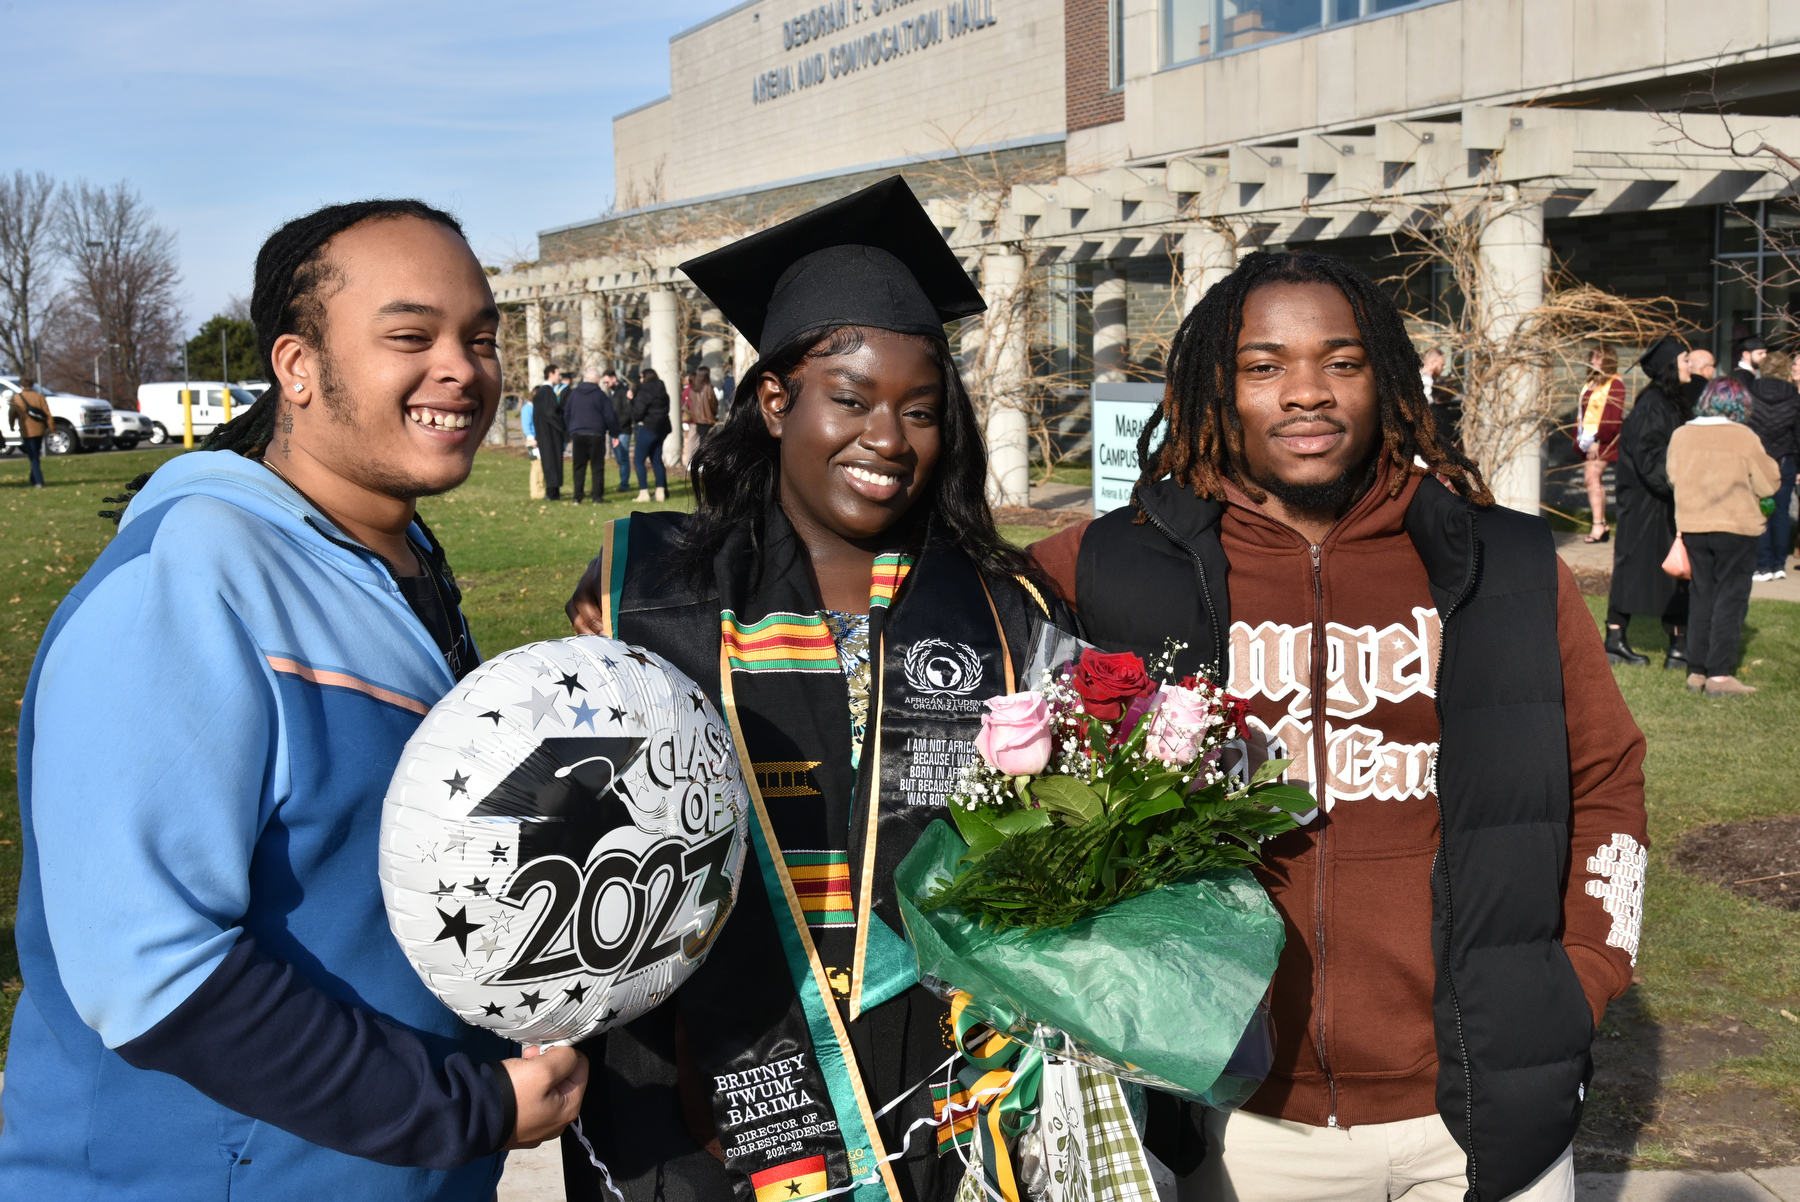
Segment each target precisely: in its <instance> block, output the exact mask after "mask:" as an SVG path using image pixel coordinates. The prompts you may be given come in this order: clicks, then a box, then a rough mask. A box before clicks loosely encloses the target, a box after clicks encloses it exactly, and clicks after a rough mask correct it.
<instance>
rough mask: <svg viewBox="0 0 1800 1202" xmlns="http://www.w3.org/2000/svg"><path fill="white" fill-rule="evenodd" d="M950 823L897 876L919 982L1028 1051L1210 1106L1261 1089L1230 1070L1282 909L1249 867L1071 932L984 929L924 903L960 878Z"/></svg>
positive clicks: (1137, 901)
mask: <svg viewBox="0 0 1800 1202" xmlns="http://www.w3.org/2000/svg"><path fill="white" fill-rule="evenodd" d="M967 851H968V844H966V843H964V842H963V840H962V838H961V836H959V835H958V834H957V833H956V831H955V830H954V829H952V828H951V827H950V826H949V824H947V823H945V822H942V821H936V822H933V823H932V824H931V825H930V826H928V827H927V828H926V829H925V833H924V834H923V835H922V836H920V838H919V841H918V843H917V844H916V845H915V846H914V847H913V849H912V851H911V852H909V853H908V854H907V856H906V858H905V859H904V860H902V861H901V863H900V866H899V867H898V868H897V869H896V870H895V872H894V883H895V885H896V893H897V894H898V896H899V904H900V913H901V917H902V918H903V919H904V920H905V923H906V932H907V935H908V936H909V937H910V938H911V941H912V945H913V949H914V950H915V952H916V953H917V954H918V957H919V975H920V978H921V979H922V980H925V981H926V982H927V984H930V983H931V982H932V981H933V980H935V981H936V982H941V983H942V984H943V985H947V986H949V987H951V988H955V989H960V990H962V991H963V992H965V993H967V994H969V995H970V997H971V999H972V1000H971V1001H970V1003H969V1004H970V1006H971V1007H973V1008H974V1009H975V1010H976V1012H977V1013H979V1014H980V1015H981V1016H982V1017H983V1018H985V1019H987V1020H988V1021H989V1022H990V1023H992V1024H993V1025H994V1027H995V1028H996V1029H997V1030H999V1031H1001V1032H1003V1033H1005V1034H1007V1035H1010V1036H1012V1037H1013V1038H1015V1039H1018V1040H1019V1041H1020V1042H1022V1043H1025V1044H1027V1045H1029V1046H1031V1047H1036V1048H1039V1049H1041V1050H1043V1051H1045V1052H1047V1053H1050V1054H1052V1055H1060V1056H1063V1057H1066V1058H1068V1059H1073V1060H1077V1061H1080V1062H1083V1063H1086V1064H1089V1065H1090V1066H1092V1067H1095V1068H1098V1069H1101V1070H1102V1071H1105V1072H1109V1073H1112V1074H1113V1075H1114V1076H1117V1077H1120V1078H1122V1079H1124V1080H1127V1081H1136V1082H1139V1083H1141V1084H1144V1085H1149V1086H1153V1087H1155V1088H1157V1089H1163V1090H1167V1091H1169V1092H1171V1093H1176V1094H1179V1095H1181V1096H1182V1097H1186V1098H1190V1099H1192V1100H1194V1101H1198V1102H1203V1103H1206V1104H1207V1105H1212V1106H1221V1107H1231V1106H1235V1105H1238V1104H1240V1103H1242V1102H1243V1101H1244V1100H1245V1098H1246V1097H1247V1096H1248V1094H1249V1093H1250V1092H1252V1091H1254V1089H1255V1087H1256V1085H1257V1084H1258V1083H1257V1082H1253V1081H1245V1080H1243V1079H1240V1078H1238V1077H1235V1076H1227V1075H1225V1073H1224V1070H1225V1066H1226V1063H1227V1062H1228V1061H1229V1060H1230V1058H1231V1054H1232V1052H1233V1051H1234V1050H1235V1049H1236V1047H1237V1045H1238V1040H1239V1038H1240V1037H1241V1036H1242V1035H1243V1034H1244V1030H1245V1027H1246V1026H1247V1025H1248V1024H1249V1022H1250V1019H1251V1016H1252V1014H1253V1013H1254V1012H1255V1010H1256V1007H1257V1003H1259V1002H1260V1001H1261V1000H1262V998H1263V995H1264V994H1265V993H1266V992H1267V990H1268V987H1269V979H1270V978H1271V977H1272V976H1273V975H1274V973H1275V963H1276V961H1277V960H1278V959H1279V958H1280V956H1281V946H1282V943H1283V941H1284V939H1285V931H1284V928H1283V926H1282V921H1281V915H1280V914H1279V913H1278V912H1277V911H1276V909H1275V906H1274V904H1273V903H1272V902H1271V901H1270V900H1269V895H1268V894H1267V893H1266V892H1265V891H1264V890H1263V887H1262V886H1261V885H1260V884H1258V883H1257V881H1256V878H1255V877H1253V876H1251V875H1250V873H1249V872H1248V871H1247V870H1243V869H1240V870H1237V871H1231V872H1214V873H1207V874H1205V875H1202V876H1199V877H1195V878H1192V879H1189V880H1185V881H1179V882H1176V883H1175V884H1172V885H1165V886H1163V887H1162V888H1159V889H1153V890H1151V891H1150V892H1148V893H1141V894H1139V895H1137V896H1136V897H1132V898H1127V899H1126V900H1124V901H1122V902H1118V903H1116V904H1114V905H1112V906H1109V907H1108V908H1107V909H1105V910H1103V911H1101V912H1100V913H1098V914H1095V915H1093V916H1091V917H1089V918H1084V919H1082V920H1081V921H1079V922H1076V923H1075V924H1073V925H1072V926H1070V927H1068V928H1067V929H1064V930H1051V931H1039V932H1037V933H1035V934H1026V933H1024V932H1022V931H1019V930H1006V931H997V930H983V929H982V928H981V927H979V926H977V925H976V924H975V923H974V922H972V921H970V920H969V919H967V918H966V917H964V915H963V913H962V911H960V910H958V909H955V908H954V907H944V908H942V909H938V910H933V911H930V912H928V913H927V912H923V911H921V910H920V909H919V907H918V904H917V899H918V898H921V897H924V896H925V895H926V894H928V893H930V892H931V891H932V890H933V889H935V888H937V887H938V885H939V884H940V882H944V883H947V882H949V881H950V880H952V879H954V878H955V877H956V876H957V874H958V873H959V872H961V871H962V869H963V865H962V864H961V863H960V861H961V859H962V857H963V854H964V853H965V852H967Z"/></svg>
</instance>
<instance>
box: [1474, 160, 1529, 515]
mask: <svg viewBox="0 0 1800 1202" xmlns="http://www.w3.org/2000/svg"><path fill="white" fill-rule="evenodd" d="M1498 199H1499V203H1500V204H1502V205H1505V206H1507V211H1506V212H1504V213H1503V214H1501V215H1500V216H1499V217H1497V218H1495V219H1494V220H1493V221H1491V222H1489V223H1488V225H1487V226H1486V228H1484V229H1483V230H1482V232H1481V246H1480V257H1481V280H1482V286H1483V288H1484V290H1485V291H1486V293H1487V295H1486V296H1485V297H1483V298H1482V299H1483V301H1484V303H1485V305H1486V309H1487V337H1488V338H1489V339H1491V340H1493V341H1494V342H1495V343H1497V344H1501V345H1504V343H1505V341H1506V339H1507V338H1509V337H1510V336H1511V334H1512V332H1513V331H1514V330H1515V329H1517V328H1518V325H1519V322H1520V320H1521V319H1522V318H1523V317H1524V315H1525V314H1527V313H1529V312H1531V310H1533V309H1535V308H1537V307H1538V306H1539V305H1541V304H1543V302H1544V275H1545V272H1546V271H1548V269H1549V267H1550V249H1549V247H1548V246H1546V245H1545V243H1544V206H1543V205H1541V204H1521V203H1520V201H1519V194H1518V189H1517V188H1516V187H1512V186H1507V187H1505V188H1504V189H1502V190H1501V195H1500V197H1499V198H1498ZM1544 383H1545V382H1544V381H1543V380H1541V379H1539V378H1538V373H1536V372H1534V371H1530V370H1525V369H1521V370H1519V371H1517V372H1514V373H1512V374H1511V375H1510V376H1509V377H1508V378H1505V379H1503V380H1501V381H1500V382H1499V384H1500V386H1499V388H1498V389H1497V390H1496V393H1497V395H1495V396H1493V397H1489V398H1486V399H1487V404H1486V405H1483V406H1481V409H1482V410H1485V412H1478V413H1477V415H1476V417H1477V425H1478V428H1477V429H1476V430H1475V431H1474V433H1475V438H1474V440H1473V442H1474V445H1473V446H1471V447H1470V450H1472V451H1475V452H1476V455H1477V456H1478V457H1480V458H1481V459H1482V462H1481V468H1482V470H1483V471H1484V472H1485V473H1486V474H1487V481H1488V487H1489V488H1491V489H1493V492H1494V499H1495V500H1496V501H1498V502H1499V503H1500V504H1502V505H1504V506H1506V507H1507V508H1509V509H1517V510H1520V511H1521V512H1524V513H1530V514H1536V513H1537V512H1538V501H1539V498H1540V492H1541V485H1542V473H1543V439H1544V431H1543V417H1542V415H1541V414H1540V413H1539V412H1538V403H1537V393H1538V390H1539V389H1540V388H1542V387H1543V386H1544ZM1465 415H1467V405H1466V402H1465ZM1465 420H1466V416H1465ZM1489 460H1491V462H1489Z"/></svg>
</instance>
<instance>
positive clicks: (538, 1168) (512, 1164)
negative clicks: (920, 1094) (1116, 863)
mask: <svg viewBox="0 0 1800 1202" xmlns="http://www.w3.org/2000/svg"><path fill="white" fill-rule="evenodd" d="M5 1084H6V1074H4V1073H0V1090H3V1089H4V1088H5ZM5 1125H6V1116H5V1115H4V1114H0V1130H3V1129H4V1128H5ZM1575 1197H1576V1199H1577V1202H1800V1167H1794V1168H1785V1169H1746V1170H1744V1171H1743V1172H1740V1173H1701V1172H1694V1171H1691V1170H1685V1169H1677V1170H1670V1171H1659V1172H1638V1173H1582V1174H1581V1175H1580V1176H1578V1177H1576V1178H1575ZM496 1202H565V1200H564V1196H563V1179H562V1151H561V1146H560V1145H559V1144H558V1143H557V1142H556V1141H555V1140H551V1141H549V1142H547V1143H543V1144H540V1145H538V1146H537V1147H535V1148H532V1149H530V1150H529V1151H525V1152H511V1153H508V1154H507V1157H506V1173H505V1175H504V1176H503V1177H502V1178H501V1180H500V1192H499V1195H498V1197H497V1198H496Z"/></svg>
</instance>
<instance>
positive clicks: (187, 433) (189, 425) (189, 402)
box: [181, 388, 194, 451]
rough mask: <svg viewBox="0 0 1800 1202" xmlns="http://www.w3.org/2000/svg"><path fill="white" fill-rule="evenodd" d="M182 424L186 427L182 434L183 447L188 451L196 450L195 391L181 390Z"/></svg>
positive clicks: (190, 389) (189, 389)
mask: <svg viewBox="0 0 1800 1202" xmlns="http://www.w3.org/2000/svg"><path fill="white" fill-rule="evenodd" d="M181 424H182V426H183V427H185V428H184V429H183V430H182V432H181V445H182V446H184V447H186V448H187V449H188V450H190V451H191V450H193V449H194V390H193V389H192V388H183V389H182V390H181Z"/></svg>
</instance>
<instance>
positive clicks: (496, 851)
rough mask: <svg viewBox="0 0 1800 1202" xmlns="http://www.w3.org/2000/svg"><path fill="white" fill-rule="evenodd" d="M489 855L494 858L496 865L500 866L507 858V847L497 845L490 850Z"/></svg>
mask: <svg viewBox="0 0 1800 1202" xmlns="http://www.w3.org/2000/svg"><path fill="white" fill-rule="evenodd" d="M488 855H490V856H493V857H494V863H496V864H498V863H499V862H500V861H501V860H504V859H505V858H506V846H505V845H504V844H501V843H496V844H494V846H493V847H491V848H489V849H488Z"/></svg>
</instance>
